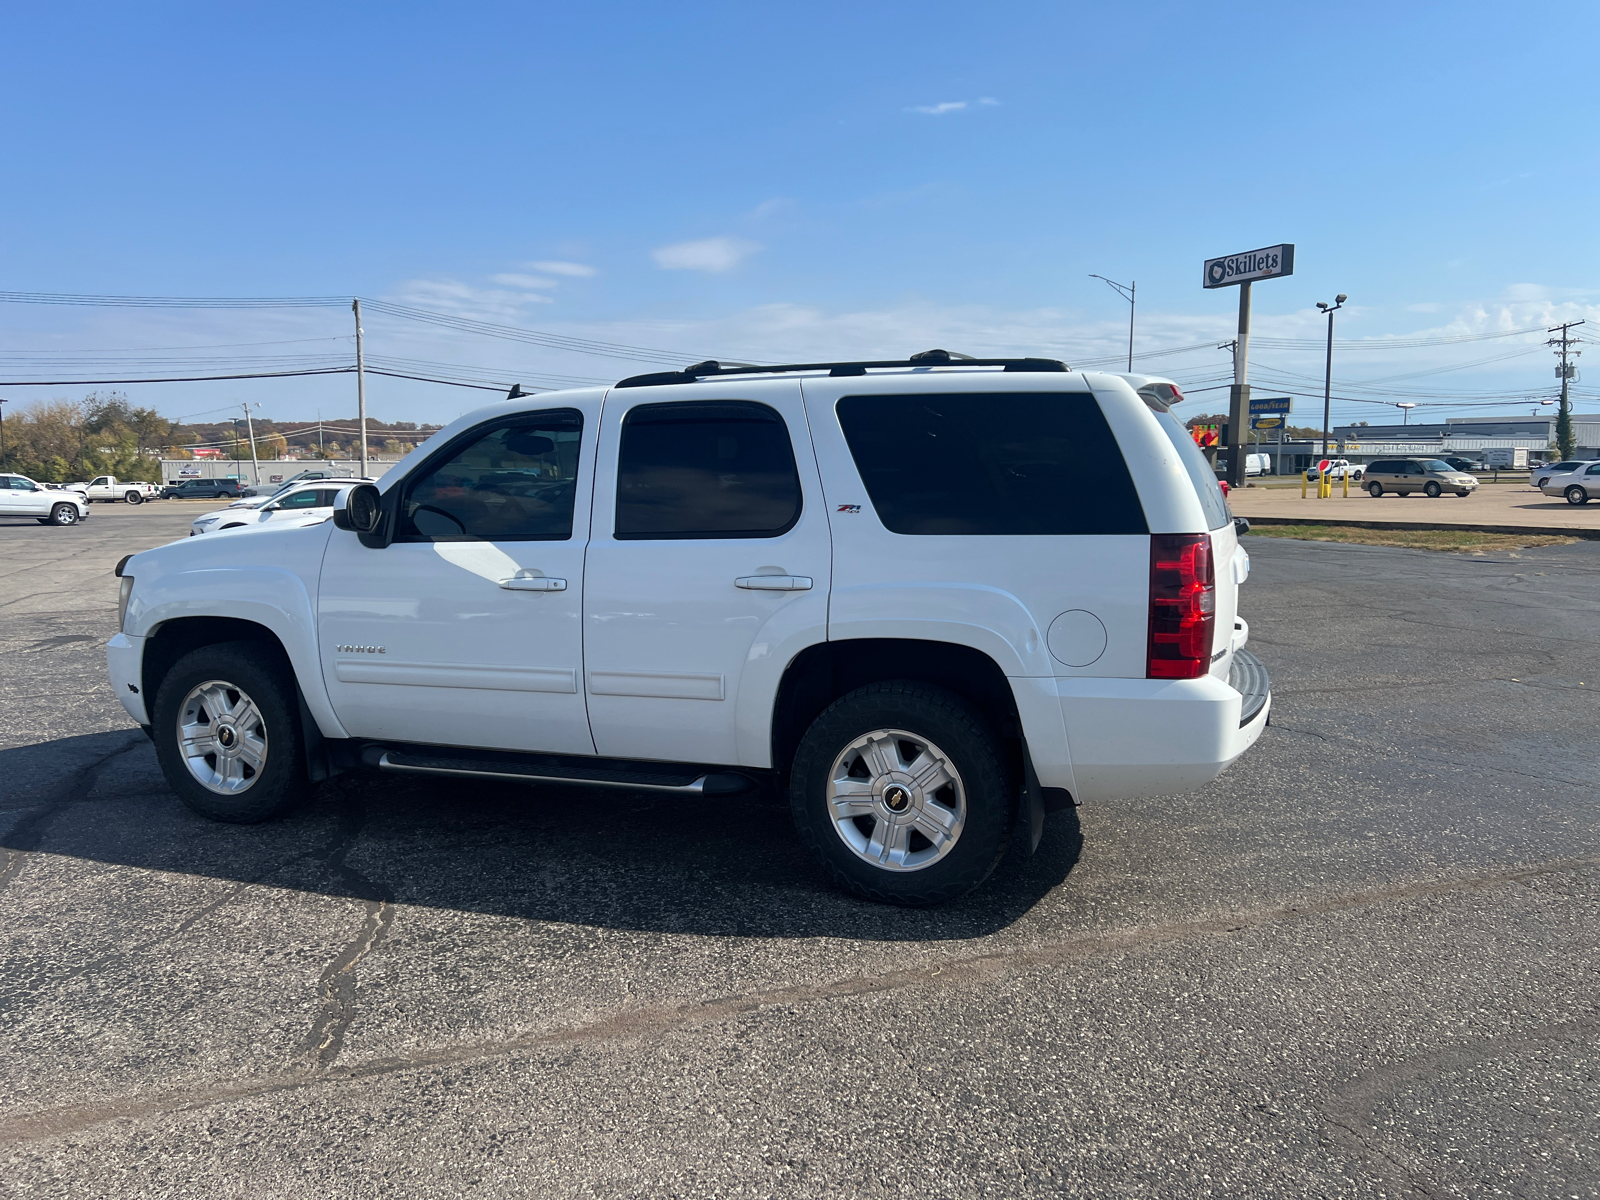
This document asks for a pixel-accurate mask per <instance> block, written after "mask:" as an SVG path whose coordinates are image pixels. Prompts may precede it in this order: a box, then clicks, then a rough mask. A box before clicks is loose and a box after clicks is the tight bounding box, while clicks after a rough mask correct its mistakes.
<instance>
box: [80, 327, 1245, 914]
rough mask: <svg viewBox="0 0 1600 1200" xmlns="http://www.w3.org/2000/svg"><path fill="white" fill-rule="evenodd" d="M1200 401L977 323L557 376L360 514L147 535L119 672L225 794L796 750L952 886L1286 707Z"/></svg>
mask: <svg viewBox="0 0 1600 1200" xmlns="http://www.w3.org/2000/svg"><path fill="white" fill-rule="evenodd" d="M930 368H933V369H930ZM1177 396H1178V393H1177V391H1176V388H1175V387H1174V386H1173V385H1172V384H1171V382H1170V381H1167V380H1158V379H1152V378H1150V377H1146V376H1128V375H1111V374H1100V373H1083V372H1076V371H1069V370H1068V369H1067V368H1066V367H1065V366H1063V365H1062V364H1061V363H1058V362H1054V361H1049V360H1043V359H1012V360H1003V359H1002V360H963V359H960V358H958V357H953V356H950V355H948V354H946V353H945V352H944V351H934V352H929V353H927V354H924V355H919V356H917V357H916V358H913V359H909V360H906V361H904V362H898V363H895V364H892V365H890V364H885V363H883V362H874V363H838V364H827V365H824V366H822V367H820V368H819V367H816V366H815V365H811V366H804V367H799V366H797V367H772V366H768V367H726V368H724V367H720V366H719V365H718V364H716V363H702V364H699V365H697V366H695V367H691V368H688V369H686V370H684V371H669V372H662V373H659V374H653V375H642V376H636V377H634V378H632V379H626V380H623V381H622V382H621V383H619V384H617V385H615V386H614V387H611V388H585V389H580V390H573V391H566V392H554V393H543V394H541V395H539V396H536V397H535V396H519V397H517V398H515V399H510V400H506V401H503V402H500V403H497V404H493V405H490V406H489V407H486V408H482V409H479V410H477V411H476V412H472V413H469V414H467V415H466V416H463V417H461V418H459V419H458V420H456V421H455V422H453V423H452V424H451V425H449V426H447V427H446V428H445V429H444V430H443V431H442V432H441V433H439V434H438V435H436V436H435V438H434V441H433V446H432V449H431V450H430V451H429V452H428V453H426V454H423V455H419V456H417V457H416V458H415V459H414V460H413V461H412V463H411V464H410V465H409V466H408V467H407V468H406V469H405V470H404V471H403V472H397V471H390V472H389V473H388V474H387V475H385V476H384V478H383V480H382V482H381V483H380V484H379V485H378V486H373V485H371V484H358V485H356V486H354V487H352V488H351V489H350V490H349V493H348V496H347V498H346V499H345V500H344V501H343V502H342V503H341V504H339V505H337V506H336V507H335V509H334V514H333V520H331V521H326V522H323V523H321V524H318V525H315V526H313V527H310V528H287V529H283V528H275V527H269V528H264V529H260V530H258V531H255V532H251V533H249V534H248V535H237V536H232V537H217V536H206V537H195V538H189V539H185V540H184V541H182V542H178V543H174V544H171V545H167V546H162V547H158V548H156V549H152V550H146V551H142V552H140V553H139V554H136V555H133V556H131V557H130V558H128V559H124V560H123V561H122V562H121V563H120V564H118V570H117V573H118V574H119V575H120V576H121V580H122V600H123V604H122V612H121V615H120V619H119V626H120V630H119V632H118V633H117V634H116V635H115V636H114V637H113V638H112V639H111V641H110V643H109V644H108V648H107V658H108V669H109V673H110V679H111V683H112V687H113V689H114V691H115V693H116V695H117V697H118V699H119V700H121V702H122V704H123V705H124V707H125V708H126V709H127V711H128V713H129V714H130V715H131V716H132V718H133V720H134V721H136V722H137V723H139V724H140V725H142V726H144V727H145V728H146V729H147V730H148V731H149V732H150V735H151V737H152V739H153V740H154V743H155V748H156V754H157V757H158V759H159V761H160V764H161V767H162V770H163V772H164V774H165V776H166V778H167V780H168V781H169V782H170V784H171V786H172V787H173V788H174V789H175V791H176V792H177V794H178V795H179V796H180V797H181V798H182V800H183V801H184V802H185V803H187V804H188V805H190V806H191V807H192V808H194V809H195V810H196V811H197V812H200V813H202V814H204V815H206V816H208V817H211V818H213V819H216V820H222V821H233V822H252V821H262V820H266V819H268V818H271V817H274V816H276V815H278V814H280V813H282V812H284V811H286V810H287V809H288V808H289V807H290V806H291V805H293V804H294V803H296V802H297V801H298V799H299V798H300V797H301V796H302V795H303V794H304V792H305V790H306V787H307V785H308V780H319V779H323V778H327V777H328V776H330V775H332V774H335V773H337V772H340V771H346V770H358V769H368V770H377V771H382V772H394V773H402V774H408V775H412V776H419V777H430V776H431V777H436V778H445V777H453V778H462V779H469V780H471V779H476V780H497V781H503V780H508V779H509V780H519V781H523V782H527V783H534V784H539V783H550V784H556V785H560V786H563V787H567V786H572V785H577V784H583V785H593V786H598V787H602V788H620V789H628V790H634V791H653V792H660V793H665V794H669V795H678V796H682V797H684V798H686V799H694V798H698V797H705V796H718V795H727V794H733V793H737V792H740V791H744V790H747V789H750V788H751V787H752V786H753V785H755V784H756V783H758V782H761V781H768V782H770V783H771V784H774V785H782V786H784V787H786V788H787V790H788V795H789V802H790V808H791V812H792V815H793V818H794V821H795V825H796V829H797V834H798V837H799V839H800V840H801V842H802V843H804V844H805V845H806V846H808V847H809V848H810V850H811V851H812V852H813V853H814V855H815V856H816V858H817V859H818V861H819V863H820V864H821V867H822V869H823V870H824V871H825V872H826V874H827V875H828V876H829V877H831V878H832V879H833V880H834V881H835V882H836V883H837V884H839V885H840V886H842V887H844V888H847V889H849V890H851V891H853V892H855V893H856V894H858V895H861V896H864V897H868V898H871V899H875V900H881V901H887V902H893V903H902V904H932V903H937V902H940V901H944V900H948V899H951V898H953V897H955V896H959V895H961V894H963V893H965V892H968V891H970V890H971V889H972V888H974V887H976V886H977V885H978V884H979V883H980V882H982V880H983V879H984V878H985V877H986V876H987V875H988V874H989V873H990V871H991V870H992V869H993V868H994V866H995V864H996V863H997V862H998V861H999V859H1000V857H1001V855H1002V854H1003V853H1004V851H1005V848H1006V847H1007V845H1008V844H1009V843H1010V842H1011V841H1012V838H1013V833H1014V831H1016V830H1018V829H1019V827H1020V830H1021V832H1022V835H1023V836H1022V837H1021V838H1019V841H1020V844H1022V845H1023V846H1024V847H1027V846H1031V845H1037V842H1038V837H1039V834H1040V832H1041V831H1042V829H1043V824H1044V820H1045V814H1046V812H1047V811H1051V810H1054V809H1058V808H1065V807H1068V806H1071V805H1072V804H1074V803H1094V802H1096V801H1104V800H1112V799H1116V798H1121V797H1133V796H1145V795H1166V794H1169V793H1172V792H1178V791H1189V790H1193V789H1196V788H1199V787H1202V786H1204V785H1205V784H1206V783H1207V782H1209V781H1210V780H1212V779H1214V778H1215V777H1216V776H1217V775H1218V774H1220V773H1221V772H1222V771H1223V770H1225V769H1226V768H1227V767H1228V765H1229V764H1230V763H1232V762H1233V761H1234V760H1235V759H1236V758H1237V757H1238V756H1239V755H1240V754H1242V753H1244V752H1245V751H1246V750H1247V749H1248V748H1249V747H1250V746H1251V745H1252V744H1253V743H1254V742H1255V740H1256V739H1257V738H1258V737H1259V736H1260V734H1261V731H1262V729H1263V727H1264V726H1265V724H1266V721H1267V717H1268V713H1269V711H1270V703H1271V687H1270V682H1269V680H1268V677H1267V673H1266V670H1265V668H1264V667H1263V665H1262V664H1261V663H1260V661H1259V660H1257V659H1256V658H1255V657H1253V656H1252V655H1251V654H1250V653H1249V651H1248V650H1247V649H1246V648H1245V647H1246V643H1247V640H1248V637H1249V629H1248V626H1247V625H1246V623H1245V621H1244V620H1243V619H1242V618H1241V617H1239V616H1238V594H1239V587H1240V584H1241V583H1242V582H1243V581H1244V580H1245V578H1246V577H1247V576H1248V574H1249V561H1250V560H1249V555H1248V554H1246V553H1245V551H1244V550H1243V548H1242V547H1241V546H1240V545H1239V542H1238V537H1237V533H1236V528H1235V525H1234V523H1233V521H1232V519H1231V518H1230V516H1229V514H1228V511H1227V507H1226V505H1225V504H1224V502H1223V498H1222V493H1221V491H1220V489H1219V488H1218V487H1217V482H1216V479H1215V476H1214V474H1213V472H1212V470H1211V468H1210V466H1209V465H1208V464H1207V462H1206V459H1205V457H1204V455H1203V454H1202V453H1201V451H1200V450H1199V449H1198V448H1197V447H1196V446H1195V444H1194V441H1193V439H1192V438H1191V437H1190V435H1189V433H1188V431H1187V430H1185V429H1184V427H1183V426H1182V424H1180V423H1179V422H1178V420H1177V419H1176V418H1174V417H1173V416H1171V415H1170V413H1169V412H1168V411H1167V409H1168V408H1169V407H1170V405H1171V404H1172V403H1173V401H1174V400H1175V399H1176V398H1177ZM595 812H596V820H597V821H599V822H601V823H602V824H603V823H604V821H605V820H607V819H608V818H606V817H605V816H603V815H602V814H603V813H604V809H603V807H597V808H596V810H595ZM609 819H616V818H609ZM597 845H600V843H599V842H597ZM602 849H603V847H602ZM752 852H754V851H752Z"/></svg>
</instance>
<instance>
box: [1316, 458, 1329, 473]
mask: <svg viewBox="0 0 1600 1200" xmlns="http://www.w3.org/2000/svg"><path fill="white" fill-rule="evenodd" d="M1327 469H1328V460H1327V459H1325V458H1324V459H1319V460H1318V461H1317V470H1319V471H1326V470H1327Z"/></svg>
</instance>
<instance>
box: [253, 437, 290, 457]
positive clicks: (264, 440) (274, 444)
mask: <svg viewBox="0 0 1600 1200" xmlns="http://www.w3.org/2000/svg"><path fill="white" fill-rule="evenodd" d="M288 452H289V439H288V438H286V437H284V436H283V434H281V433H269V434H267V435H266V436H265V437H258V438H256V453H257V454H258V455H259V456H260V457H261V458H282V457H283V456H284V455H285V454H287V453H288Z"/></svg>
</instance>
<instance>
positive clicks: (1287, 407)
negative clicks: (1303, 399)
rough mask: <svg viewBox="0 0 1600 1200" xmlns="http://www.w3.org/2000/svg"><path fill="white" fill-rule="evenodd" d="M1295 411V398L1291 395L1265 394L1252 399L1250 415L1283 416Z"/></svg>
mask: <svg viewBox="0 0 1600 1200" xmlns="http://www.w3.org/2000/svg"><path fill="white" fill-rule="evenodd" d="M1293 411H1294V398H1293V397H1291V396H1263V397H1262V398H1261V399H1259V400H1255V399H1252V400H1251V401H1250V415H1251V416H1252V417H1267V416H1272V415H1275V414H1276V415H1279V416H1283V415H1286V414H1288V413H1291V412H1293Z"/></svg>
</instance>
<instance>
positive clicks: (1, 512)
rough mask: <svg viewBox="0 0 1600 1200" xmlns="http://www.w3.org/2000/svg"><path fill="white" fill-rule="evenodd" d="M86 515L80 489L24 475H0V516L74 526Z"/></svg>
mask: <svg viewBox="0 0 1600 1200" xmlns="http://www.w3.org/2000/svg"><path fill="white" fill-rule="evenodd" d="M88 515H89V502H88V501H87V500H85V499H84V498H83V493H82V492H74V491H68V490H66V489H64V488H55V487H46V486H45V485H44V484H42V483H35V482H34V481H33V480H31V479H29V478H28V477H27V476H26V475H0V517H32V518H33V519H34V520H36V521H38V522H39V524H41V525H76V524H77V523H78V522H79V521H81V520H83V519H84V518H85V517H87V516H88Z"/></svg>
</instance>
